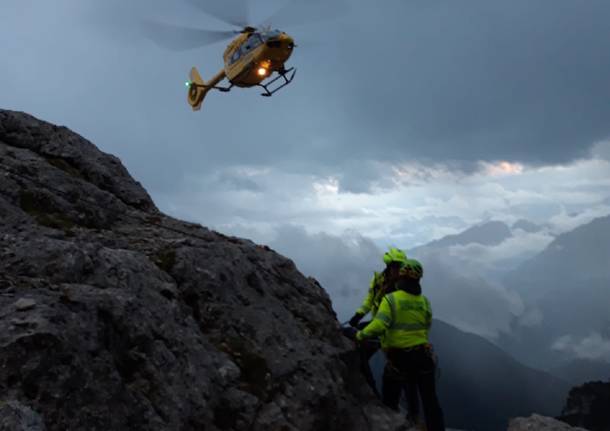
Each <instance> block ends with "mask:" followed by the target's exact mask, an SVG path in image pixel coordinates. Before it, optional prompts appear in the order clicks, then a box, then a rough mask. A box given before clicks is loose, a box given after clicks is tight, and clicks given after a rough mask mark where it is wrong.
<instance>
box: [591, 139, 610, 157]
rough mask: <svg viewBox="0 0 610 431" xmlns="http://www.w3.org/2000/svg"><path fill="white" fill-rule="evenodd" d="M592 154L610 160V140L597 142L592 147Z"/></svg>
mask: <svg viewBox="0 0 610 431" xmlns="http://www.w3.org/2000/svg"><path fill="white" fill-rule="evenodd" d="M591 155H592V156H593V157H597V158H600V159H604V160H608V161H610V140H608V141H601V142H597V143H596V144H595V145H593V148H592V149H591Z"/></svg>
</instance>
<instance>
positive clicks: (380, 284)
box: [356, 272, 385, 317]
mask: <svg viewBox="0 0 610 431" xmlns="http://www.w3.org/2000/svg"><path fill="white" fill-rule="evenodd" d="M383 295H385V289H384V277H383V273H380V272H375V274H374V275H373V278H372V279H371V282H370V283H369V291H368V293H367V295H366V297H365V298H364V301H363V302H362V305H361V306H360V308H358V310H356V313H359V314H362V315H363V316H364V315H365V314H367V313H368V312H369V311H370V312H371V316H372V317H375V314H377V309H378V308H379V304H380V303H381V300H382V299H383Z"/></svg>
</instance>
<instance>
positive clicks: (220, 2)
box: [186, 0, 250, 29]
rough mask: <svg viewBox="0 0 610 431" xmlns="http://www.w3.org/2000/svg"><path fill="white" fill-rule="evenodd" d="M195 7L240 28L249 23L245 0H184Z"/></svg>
mask: <svg viewBox="0 0 610 431" xmlns="http://www.w3.org/2000/svg"><path fill="white" fill-rule="evenodd" d="M186 1H187V2H188V3H190V4H192V5H193V6H195V7H196V8H198V9H200V10H201V11H203V12H205V13H206V14H208V15H210V16H213V17H214V18H217V19H219V20H221V21H222V22H225V23H227V24H231V25H234V26H236V27H239V28H240V29H242V28H244V27H247V26H248V25H250V18H249V13H248V2H247V0H186Z"/></svg>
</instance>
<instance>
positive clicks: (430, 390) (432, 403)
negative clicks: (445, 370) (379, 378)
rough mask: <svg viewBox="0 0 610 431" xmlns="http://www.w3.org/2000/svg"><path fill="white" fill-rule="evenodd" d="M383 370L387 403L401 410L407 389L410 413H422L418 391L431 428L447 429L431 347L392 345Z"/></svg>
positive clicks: (427, 424)
mask: <svg viewBox="0 0 610 431" xmlns="http://www.w3.org/2000/svg"><path fill="white" fill-rule="evenodd" d="M387 357H388V362H387V363H386V367H385V368H384V370H383V389H382V399H383V402H384V404H385V405H387V406H388V407H390V408H393V409H395V410H398V402H399V401H400V395H401V393H402V392H403V391H404V392H405V397H406V399H407V409H408V410H409V413H408V414H409V416H411V417H412V418H413V419H416V418H417V416H418V415H419V401H418V393H419V397H420V398H421V402H422V407H423V410H424V417H425V419H426V428H427V430H428V431H444V430H445V421H444V419H443V411H442V409H441V406H440V404H439V402H438V397H437V396H436V382H435V370H436V365H435V362H434V359H433V354H432V351H431V350H429V349H426V348H424V347H421V348H416V349H412V350H401V349H392V350H390V351H388V352H387Z"/></svg>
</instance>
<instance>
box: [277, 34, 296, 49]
mask: <svg viewBox="0 0 610 431" xmlns="http://www.w3.org/2000/svg"><path fill="white" fill-rule="evenodd" d="M282 36H283V37H281V40H282V45H284V46H285V47H287V48H288V49H292V48H294V47H295V46H296V45H295V44H294V39H293V38H292V37H290V36H288V35H287V34H286V33H284V34H283V35H282Z"/></svg>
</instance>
